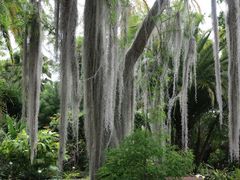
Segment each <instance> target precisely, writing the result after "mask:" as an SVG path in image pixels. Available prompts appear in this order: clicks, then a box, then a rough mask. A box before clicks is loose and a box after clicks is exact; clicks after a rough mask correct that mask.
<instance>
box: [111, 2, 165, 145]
mask: <svg viewBox="0 0 240 180" xmlns="http://www.w3.org/2000/svg"><path fill="white" fill-rule="evenodd" d="M167 4H168V0H157V1H156V2H155V3H154V5H153V7H152V8H151V9H150V11H149V13H148V15H147V17H146V18H145V19H144V21H143V23H142V26H141V27H140V29H139V31H138V33H137V35H136V37H135V39H134V41H133V43H132V45H131V47H130V48H129V50H128V51H127V53H126V55H125V61H124V62H125V63H124V70H123V90H122V100H121V101H120V102H121V116H120V119H119V120H117V122H118V123H116V124H115V128H116V131H117V135H118V139H119V141H121V140H122V139H123V138H124V137H125V136H127V135H129V133H130V132H131V131H132V130H133V127H134V96H135V92H134V65H135V63H136V62H137V60H138V58H139V57H140V55H141V54H142V53H143V50H144V48H145V46H146V44H147V42H148V39H149V37H150V35H151V33H152V31H153V29H154V27H155V23H156V21H155V19H154V18H156V16H158V15H160V14H161V13H162V12H163V10H164V9H165V7H166V5H167ZM115 121H116V120H115Z"/></svg>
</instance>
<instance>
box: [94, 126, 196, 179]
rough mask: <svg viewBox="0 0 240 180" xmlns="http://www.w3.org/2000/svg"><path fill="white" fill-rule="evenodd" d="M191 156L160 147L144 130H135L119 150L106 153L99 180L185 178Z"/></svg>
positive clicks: (154, 138) (191, 162) (189, 153)
mask: <svg viewBox="0 0 240 180" xmlns="http://www.w3.org/2000/svg"><path fill="white" fill-rule="evenodd" d="M193 168H194V166H193V154H192V153H191V152H182V151H176V150H175V149H174V147H164V146H162V145H161V143H159V139H158V138H156V137H155V136H153V135H151V134H150V133H149V132H146V131H136V132H135V133H134V134H132V135H131V136H130V137H128V138H126V139H125V140H124V141H123V143H122V144H121V145H120V146H119V148H116V149H111V150H109V151H108V152H107V159H106V162H105V164H104V165H103V167H102V168H100V169H99V171H98V178H99V179H109V180H110V179H111V180H114V179H115V180H118V179H119V180H120V179H125V180H128V179H131V180H132V179H136V180H140V179H164V178H165V177H181V176H185V175H187V174H188V173H190V172H191V171H192V170H193Z"/></svg>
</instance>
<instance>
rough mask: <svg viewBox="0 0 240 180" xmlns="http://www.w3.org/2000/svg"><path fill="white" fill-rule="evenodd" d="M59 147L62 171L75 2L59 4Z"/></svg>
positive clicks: (74, 0)
mask: <svg viewBox="0 0 240 180" xmlns="http://www.w3.org/2000/svg"><path fill="white" fill-rule="evenodd" d="M60 3H61V4H60V12H61V13H60V34H61V36H60V38H61V39H60V40H61V49H60V50H61V51H60V68H61V86H60V115H61V116H60V129H59V133H60V147H59V155H58V166H59V169H60V171H62V170H63V161H64V156H65V149H66V142H67V125H68V122H67V120H68V118H67V112H68V110H69V107H70V99H71V98H70V96H71V87H72V65H73V64H74V62H73V61H75V58H76V57H75V33H76V32H75V31H76V25H77V0H61V2H60Z"/></svg>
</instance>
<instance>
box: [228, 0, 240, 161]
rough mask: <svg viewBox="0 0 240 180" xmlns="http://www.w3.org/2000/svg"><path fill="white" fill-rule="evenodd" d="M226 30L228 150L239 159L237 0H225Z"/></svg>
mask: <svg viewBox="0 0 240 180" xmlns="http://www.w3.org/2000/svg"><path fill="white" fill-rule="evenodd" d="M227 5H228V13H227V17H226V27H227V28H226V31H227V41H228V54H229V58H228V109H229V115H228V118H229V151H230V157H231V160H232V161H239V130H240V129H239V125H240V92H239V91H240V87H239V81H240V75H239V73H240V72H239V68H240V51H239V46H240V37H239V32H240V21H239V20H240V19H239V18H240V16H239V12H240V7H239V0H227Z"/></svg>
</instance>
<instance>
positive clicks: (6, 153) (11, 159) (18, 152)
mask: <svg viewBox="0 0 240 180" xmlns="http://www.w3.org/2000/svg"><path fill="white" fill-rule="evenodd" d="M38 138H39V141H38V144H37V156H36V158H35V160H34V163H33V164H32V165H31V163H30V160H29V157H30V151H29V143H28V135H27V133H26V131H25V130H22V131H21V132H20V133H18V134H17V136H16V137H15V138H12V137H10V136H6V137H5V138H4V140H3V141H2V142H1V144H0V178H4V179H5V178H10V179H11V178H17V179H18V178H20V179H26V178H27V179H35V178H49V177H52V176H55V175H56V174H57V172H58V169H57V167H56V166H55V164H56V161H57V154H58V153H57V152H58V147H59V144H58V134H57V133H55V132H51V131H50V130H40V131H39V133H38Z"/></svg>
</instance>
